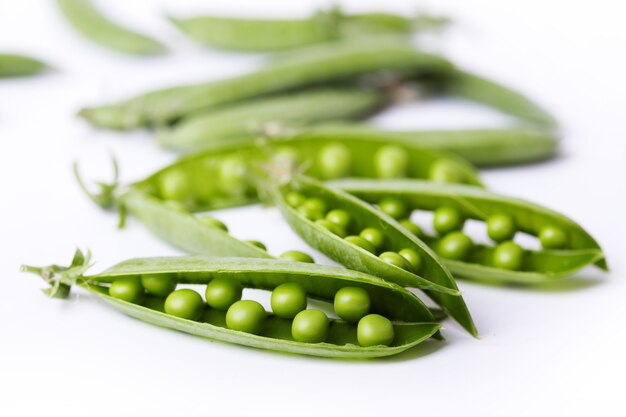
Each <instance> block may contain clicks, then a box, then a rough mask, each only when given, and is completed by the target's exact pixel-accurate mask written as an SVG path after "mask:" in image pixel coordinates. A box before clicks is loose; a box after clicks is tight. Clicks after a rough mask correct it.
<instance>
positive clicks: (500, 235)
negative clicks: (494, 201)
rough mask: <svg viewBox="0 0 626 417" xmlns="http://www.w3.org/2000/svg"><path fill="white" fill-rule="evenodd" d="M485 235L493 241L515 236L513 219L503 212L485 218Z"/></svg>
mask: <svg viewBox="0 0 626 417" xmlns="http://www.w3.org/2000/svg"><path fill="white" fill-rule="evenodd" d="M486 223H487V235H489V237H490V238H491V239H492V240H493V241H495V242H504V241H505V240H511V239H513V236H515V232H516V230H515V221H514V220H513V217H511V216H509V215H508V214H504V213H496V214H492V215H491V216H489V217H488V218H487V222H486Z"/></svg>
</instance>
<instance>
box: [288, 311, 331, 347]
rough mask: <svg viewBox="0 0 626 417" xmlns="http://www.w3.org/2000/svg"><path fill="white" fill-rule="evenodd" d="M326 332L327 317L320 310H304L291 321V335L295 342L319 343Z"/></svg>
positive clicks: (323, 338) (324, 338)
mask: <svg viewBox="0 0 626 417" xmlns="http://www.w3.org/2000/svg"><path fill="white" fill-rule="evenodd" d="M327 334H328V317H326V314H324V312H322V311H320V310H304V311H301V312H299V313H298V315H296V316H295V317H294V319H293V322H292V323H291V335H292V336H293V339H294V340H295V341H297V342H303V343H321V342H323V341H324V340H326V335H327Z"/></svg>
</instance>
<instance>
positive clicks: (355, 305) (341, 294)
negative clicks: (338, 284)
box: [334, 287, 371, 322]
mask: <svg viewBox="0 0 626 417" xmlns="http://www.w3.org/2000/svg"><path fill="white" fill-rule="evenodd" d="M370 304H371V300H370V296H369V294H368V293H367V291H366V290H364V289H363V288H359V287H344V288H342V289H340V290H339V291H337V293H336V294H335V301H334V307H335V313H337V315H338V316H339V317H341V318H342V319H344V320H345V321H353V322H356V321H359V319H360V318H361V317H363V316H365V315H366V314H367V313H368V312H369V311H370Z"/></svg>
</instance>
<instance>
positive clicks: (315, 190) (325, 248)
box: [275, 176, 477, 335]
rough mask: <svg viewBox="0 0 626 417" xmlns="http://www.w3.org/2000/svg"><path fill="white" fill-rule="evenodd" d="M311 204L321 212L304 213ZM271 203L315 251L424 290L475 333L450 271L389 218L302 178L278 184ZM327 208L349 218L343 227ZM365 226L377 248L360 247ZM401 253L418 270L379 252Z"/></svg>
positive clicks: (314, 181) (340, 261) (353, 198)
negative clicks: (409, 254)
mask: <svg viewBox="0 0 626 417" xmlns="http://www.w3.org/2000/svg"><path fill="white" fill-rule="evenodd" d="M296 196H298V197H296ZM300 196H301V197H300ZM298 200H300V201H298ZM310 201H316V203H317V205H320V206H321V205H325V206H326V207H325V208H323V209H320V212H319V213H315V212H312V213H309V211H310V210H308V209H307V206H312V203H310ZM320 201H321V202H322V203H319V202H320ZM275 202H276V205H277V206H278V207H279V209H280V210H281V212H282V214H283V217H284V218H285V220H286V221H287V223H288V224H289V225H290V226H291V228H292V229H293V230H294V231H295V232H296V233H297V234H298V235H299V236H300V237H302V238H303V239H304V240H305V241H306V242H308V243H309V244H310V245H311V246H313V247H314V248H316V249H318V250H320V251H321V252H323V253H324V254H326V255H327V256H328V257H330V258H331V259H333V260H335V261H337V262H339V263H341V264H343V265H344V266H346V267H348V268H350V269H353V270H357V271H362V272H365V273H369V274H372V275H375V276H377V277H380V278H383V279H385V280H388V281H390V282H394V283H396V284H399V285H402V286H405V287H413V288H420V289H422V290H424V292H425V293H426V294H427V295H428V296H429V297H430V298H431V299H433V301H435V302H436V303H437V304H438V305H439V306H441V307H443V308H444V310H446V311H447V312H448V313H449V314H450V315H451V316H452V317H453V318H454V319H455V320H457V321H458V322H459V323H460V324H461V325H462V326H463V327H464V328H465V329H466V330H467V331H468V332H470V333H471V334H472V335H477V331H476V328H475V326H474V323H473V321H472V318H471V315H470V313H469V311H468V309H467V306H466V305H465V302H464V300H463V297H461V295H460V292H459V290H458V288H457V286H456V283H455V282H454V279H453V278H452V275H451V274H450V272H448V270H447V269H446V268H445V267H444V266H443V265H442V264H441V262H440V261H439V259H438V258H437V256H436V255H435V254H434V252H433V251H432V250H431V249H430V248H429V247H428V246H427V245H426V244H425V243H424V242H422V241H421V240H419V239H418V238H417V237H416V236H414V235H412V234H411V233H409V232H408V231H406V230H405V229H404V228H403V227H402V226H400V224H399V223H398V222H397V221H395V220H394V219H393V218H391V217H389V216H387V215H385V214H383V213H381V212H379V211H378V210H376V209H375V208H373V207H372V206H370V205H369V204H367V203H365V202H363V201H361V200H359V199H358V198H356V197H353V196H351V195H349V194H347V193H345V192H342V191H340V190H339V189H335V188H329V187H327V186H325V185H323V184H322V183H320V182H318V181H316V180H313V179H311V178H307V177H305V176H298V177H294V178H292V179H291V180H290V181H289V182H288V183H287V184H285V185H282V186H281V187H280V190H279V192H277V193H276V194H275ZM332 210H340V211H341V212H343V213H346V214H344V215H343V216H344V217H346V218H348V219H349V220H348V221H346V222H345V223H346V225H345V226H342V228H339V229H338V228H337V227H336V226H333V225H332V224H330V223H332V221H330V220H328V219H329V217H328V216H329V215H330V212H331V211H332ZM325 216H326V218H325ZM316 217H317V219H316ZM329 222H330V223H329ZM368 228H373V229H376V230H378V232H379V233H380V234H381V239H380V241H381V242H380V244H379V245H377V247H375V246H373V245H369V244H367V243H363V242H362V239H361V238H360V237H358V236H356V235H359V233H360V232H361V231H363V230H365V229H368ZM347 235H351V236H347ZM359 239H361V240H359ZM402 250H409V251H411V252H412V253H414V254H415V255H414V256H416V257H417V258H418V259H419V260H420V264H421V265H420V267H419V269H418V270H417V271H416V269H415V268H412V267H411V265H408V264H407V265H405V264H404V263H403V262H404V261H402V260H400V263H397V264H393V263H388V262H387V261H385V260H384V259H383V258H384V256H383V254H384V253H389V252H392V253H394V255H391V257H392V258H393V257H395V258H397V257H398V256H399V255H398V253H400V251H402ZM418 273H419V275H418Z"/></svg>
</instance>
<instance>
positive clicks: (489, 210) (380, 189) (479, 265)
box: [331, 179, 608, 283]
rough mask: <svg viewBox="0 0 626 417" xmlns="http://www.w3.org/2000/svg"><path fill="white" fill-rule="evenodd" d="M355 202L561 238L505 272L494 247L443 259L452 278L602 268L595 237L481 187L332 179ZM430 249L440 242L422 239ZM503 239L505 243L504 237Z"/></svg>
mask: <svg viewBox="0 0 626 417" xmlns="http://www.w3.org/2000/svg"><path fill="white" fill-rule="evenodd" d="M331 185H332V186H334V187H338V188H341V189H343V190H345V191H347V192H349V193H351V194H353V195H355V196H358V197H359V198H361V199H363V200H365V201H368V202H370V203H372V204H376V203H378V202H379V201H381V200H382V199H384V198H389V197H395V198H398V199H401V200H403V201H406V202H407V203H408V204H409V206H410V207H411V208H413V209H416V210H427V211H434V210H436V209H438V208H440V207H452V208H454V209H456V210H458V212H459V213H460V214H461V215H462V216H463V218H468V219H475V220H481V221H487V222H488V221H489V219H490V218H491V216H494V215H499V216H503V215H504V216H506V218H509V219H511V224H513V225H514V226H515V230H513V231H512V233H511V238H512V236H513V235H514V234H515V231H520V232H524V233H527V234H529V235H533V236H539V235H540V234H541V233H542V230H545V228H546V227H549V228H557V229H558V230H559V231H560V232H559V234H560V235H561V234H562V235H563V236H564V239H563V240H564V243H563V247H562V248H559V249H550V248H549V249H542V250H524V252H523V254H522V255H521V257H522V259H521V262H520V264H519V268H515V270H507V269H506V268H500V267H497V266H496V265H494V259H495V258H494V256H495V251H496V250H497V247H494V246H490V245H476V246H475V247H474V248H473V249H472V250H471V253H470V254H469V255H468V257H467V259H464V260H458V259H457V260H451V259H444V263H445V265H446V266H447V267H448V268H449V269H450V271H452V273H453V274H454V275H455V276H458V277H462V278H473V279H481V280H491V281H498V282H513V283H540V282H546V281H550V280H554V279H557V278H561V277H565V276H568V275H571V274H572V273H574V272H575V271H577V270H579V269H581V268H583V267H585V266H587V265H592V264H596V265H597V266H598V267H600V268H602V269H605V270H606V269H608V266H607V263H606V260H605V257H604V254H603V252H602V249H601V248H600V245H599V244H598V243H597V242H596V241H595V239H594V238H593V237H592V236H591V235H590V234H589V233H588V232H587V231H586V230H585V229H583V228H582V227H581V226H580V225H579V224H577V223H576V222H574V221H573V220H571V219H569V218H568V217H566V216H564V215H562V214H560V213H557V212H555V211H552V210H550V209H547V208H545V207H542V206H539V205H537V204H534V203H530V202H527V201H524V200H520V199H516V198H510V197H505V196H502V195H499V194H496V193H493V192H490V191H487V190H484V189H481V188H477V187H470V186H464V185H436V184H432V183H429V182H426V181H418V180H402V179H398V180H383V181H371V180H361V179H344V180H337V181H332V182H331ZM423 239H424V240H426V242H427V243H429V244H431V245H432V246H433V247H436V245H437V244H439V242H440V239H438V238H436V237H424V238H423ZM506 240H509V239H508V238H507V239H506Z"/></svg>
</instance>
